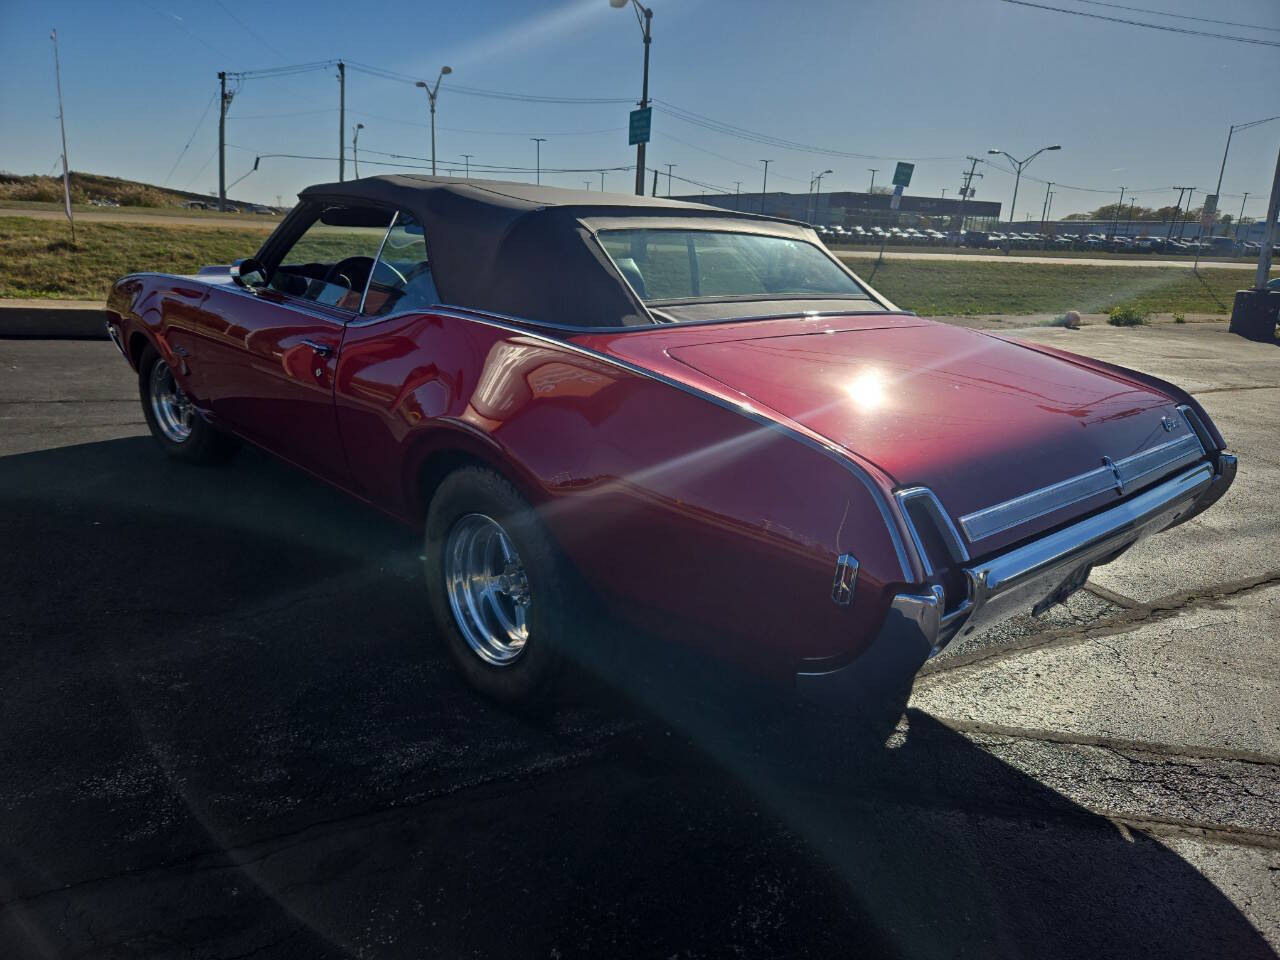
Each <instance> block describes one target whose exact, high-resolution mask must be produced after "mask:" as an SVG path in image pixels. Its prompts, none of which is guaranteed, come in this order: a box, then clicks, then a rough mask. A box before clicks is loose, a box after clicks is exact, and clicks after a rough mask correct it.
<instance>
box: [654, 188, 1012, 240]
mask: <svg viewBox="0 0 1280 960" xmlns="http://www.w3.org/2000/svg"><path fill="white" fill-rule="evenodd" d="M672 199H673V200H687V201H689V202H691V203H705V204H709V205H711V206H713V207H723V208H724V209H726V210H742V211H744V212H747V213H762V212H763V213H765V214H767V215H769V216H771V217H785V218H787V219H788V220H800V221H802V222H804V223H812V224H814V225H815V226H839V227H852V226H854V225H857V226H862V227H872V226H879V227H898V226H901V227H918V226H930V227H934V228H935V229H944V228H947V227H956V226H958V225H959V223H960V217H961V215H962V213H963V216H964V219H965V226H966V227H968V228H969V229H972V230H983V229H988V228H989V227H992V226H994V224H995V223H997V222H998V221H999V219H1000V204H999V203H996V202H994V201H990V200H965V201H964V202H963V204H962V203H961V201H960V199H959V198H954V199H952V198H946V199H944V198H940V197H921V196H911V195H909V194H903V195H902V197H901V198H900V201H899V205H898V209H897V210H894V209H892V208H891V206H890V201H891V200H892V199H893V197H892V195H890V194H887V193H853V192H849V191H839V192H833V193H818V194H813V193H765V194H761V193H740V194H734V193H730V194H723V193H715V194H699V195H697V196H680V197H672Z"/></svg>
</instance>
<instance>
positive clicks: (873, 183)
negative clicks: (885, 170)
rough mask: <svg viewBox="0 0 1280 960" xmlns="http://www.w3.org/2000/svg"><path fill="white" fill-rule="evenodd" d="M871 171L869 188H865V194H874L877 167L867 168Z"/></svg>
mask: <svg viewBox="0 0 1280 960" xmlns="http://www.w3.org/2000/svg"><path fill="white" fill-rule="evenodd" d="M867 169H868V170H870V171H871V186H869V187H867V193H875V192H876V174H877V173H879V172H880V170H879V168H878V167H867Z"/></svg>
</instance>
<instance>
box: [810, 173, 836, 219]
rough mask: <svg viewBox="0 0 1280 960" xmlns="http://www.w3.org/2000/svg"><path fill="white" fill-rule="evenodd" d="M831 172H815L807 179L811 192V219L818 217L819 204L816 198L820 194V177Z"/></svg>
mask: <svg viewBox="0 0 1280 960" xmlns="http://www.w3.org/2000/svg"><path fill="white" fill-rule="evenodd" d="M831 172H832V171H830V170H823V171H822V172H821V173H815V174H814V175H813V179H812V180H810V181H809V190H810V191H811V192H812V193H813V220H817V219H818V207H819V206H820V204H819V202H818V198H819V196H820V195H821V194H822V178H823V177H825V176H826V175H827V174H828V173H831ZM806 212H807V211H806ZM810 222H812V220H811V221H810Z"/></svg>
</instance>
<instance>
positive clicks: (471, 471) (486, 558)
mask: <svg viewBox="0 0 1280 960" xmlns="http://www.w3.org/2000/svg"><path fill="white" fill-rule="evenodd" d="M424 564H425V572H426V579H427V596H428V600H429V602H430V605H431V612H432V616H433V618H434V620H435V622H436V626H437V628H438V629H439V630H440V632H441V633H442V634H443V636H444V639H445V644H446V646H447V647H448V649H449V653H450V655H451V657H452V658H453V661H454V663H455V664H457V666H458V669H459V670H460V671H461V672H462V675H463V676H464V677H465V678H466V680H467V681H468V682H469V683H470V684H471V685H472V686H473V687H475V688H476V689H477V690H479V691H480V692H481V693H483V694H485V695H487V696H489V697H491V698H493V699H495V700H498V701H500V702H502V703H506V704H510V705H512V706H526V707H527V706H535V705H540V704H543V703H545V702H547V701H548V700H550V699H551V697H552V695H553V694H554V692H555V690H556V688H557V685H558V681H559V680H560V678H561V676H562V674H563V672H564V668H565V661H566V654H567V652H568V651H569V650H570V649H571V646H572V644H573V643H574V642H575V641H577V640H579V639H580V638H581V634H580V625H581V623H582V616H581V614H582V605H581V600H580V597H581V594H580V592H579V591H577V590H575V589H573V588H572V582H573V578H572V574H571V573H570V571H569V569H568V564H567V563H566V561H565V560H564V559H563V558H562V557H561V555H560V552H559V550H558V548H557V547H556V545H555V544H554V543H553V542H552V540H551V538H550V536H549V535H548V534H547V532H546V530H545V529H543V526H542V524H541V522H540V521H539V520H538V518H537V516H536V514H535V512H534V510H533V508H532V507H531V506H530V505H529V504H528V503H527V502H525V500H524V498H523V497H521V496H520V494H519V493H518V492H517V491H516V489H515V488H514V487H513V486H512V485H511V484H510V483H508V482H507V480H506V479H504V478H503V477H501V476H500V475H498V474H497V473H495V472H494V471H492V470H489V469H486V468H483V467H464V468H461V469H459V470H456V471H454V472H453V473H451V474H449V475H448V476H447V477H446V478H445V479H444V480H443V481H442V482H441V484H440V487H439V488H438V489H437V490H436V492H435V495H434V496H433V497H432V498H431V506H430V509H429V510H428V513H427V523H426V550H425V552H424Z"/></svg>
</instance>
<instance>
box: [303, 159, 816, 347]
mask: <svg viewBox="0 0 1280 960" xmlns="http://www.w3.org/2000/svg"><path fill="white" fill-rule="evenodd" d="M299 197H300V198H301V199H302V200H303V201H304V202H307V203H311V202H319V203H323V202H325V201H335V202H341V201H348V202H351V201H366V202H371V203H377V204H382V205H386V206H394V207H397V208H400V209H402V210H407V211H408V212H410V213H412V214H413V215H414V216H415V217H417V218H418V221H419V222H420V223H421V224H422V225H423V228H424V229H425V230H426V238H427V247H428V251H429V253H430V256H431V259H432V273H433V275H434V279H435V281H436V286H437V289H438V290H439V292H440V298H441V300H442V301H443V302H444V303H446V304H452V305H455V306H459V307H470V308H472V309H476V310H484V311H488V312H492V313H500V314H506V315H508V316H512V317H519V318H524V319H528V320H532V321H534V322H537V323H546V324H553V325H564V326H572V327H616V326H633V325H638V324H648V323H650V322H652V321H651V319H650V317H649V316H648V314H647V312H646V311H645V309H644V306H643V305H642V304H641V303H640V301H639V300H638V299H637V298H636V296H635V294H634V293H633V292H632V290H631V288H630V286H628V285H627V283H626V281H625V280H623V278H622V276H621V274H619V273H618V271H617V269H616V268H615V267H614V266H613V263H612V262H611V261H610V260H609V258H608V256H606V254H605V253H604V251H603V250H602V249H601V247H600V246H599V244H598V243H597V242H596V240H595V236H594V235H595V233H596V231H597V230H601V229H608V228H617V227H621V226H630V227H636V226H653V227H675V226H678V227H680V228H682V229H719V230H733V231H735V232H740V233H764V234H769V235H772V236H780V237H789V238H792V239H797V240H805V241H808V242H811V243H815V244H816V243H818V242H819V241H818V240H817V237H816V236H815V234H814V233H813V231H812V230H811V229H810V228H809V227H808V226H805V225H804V224H800V223H795V222H793V221H790V220H780V219H775V218H772V217H763V216H758V215H756V214H749V213H738V212H735V211H727V210H722V209H720V208H718V207H710V206H705V205H703V204H698V203H683V202H680V201H677V200H664V199H661V198H658V197H638V196H633V195H629V194H617V193H591V192H589V191H586V190H566V189H562V188H559V187H542V186H533V185H532V184H527V183H504V182H500V181H493V180H464V179H457V178H452V177H426V176H417V175H409V174H393V175H387V176H378V177H365V178H364V179H361V180H348V181H345V182H343V183H324V184H317V185H316V186H313V187H308V188H307V189H305V190H303V191H302V193H300V194H299ZM642 218H643V221H644V222H643V223H640V222H637V221H638V220H641V219H642Z"/></svg>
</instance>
